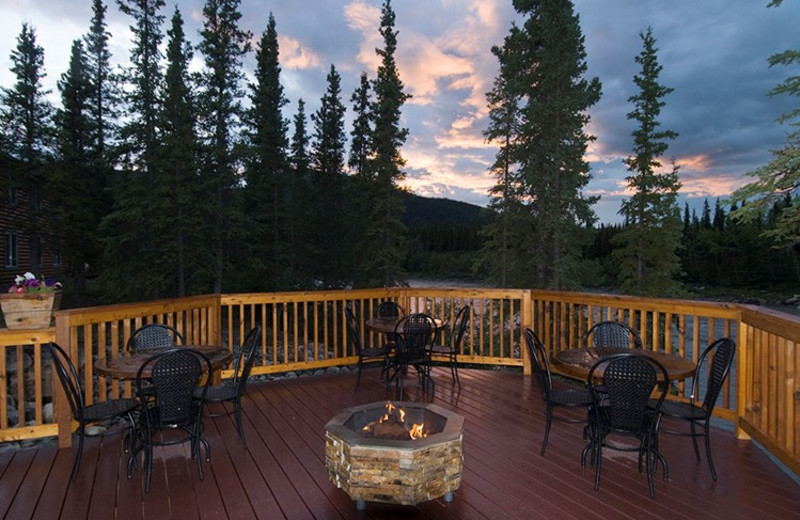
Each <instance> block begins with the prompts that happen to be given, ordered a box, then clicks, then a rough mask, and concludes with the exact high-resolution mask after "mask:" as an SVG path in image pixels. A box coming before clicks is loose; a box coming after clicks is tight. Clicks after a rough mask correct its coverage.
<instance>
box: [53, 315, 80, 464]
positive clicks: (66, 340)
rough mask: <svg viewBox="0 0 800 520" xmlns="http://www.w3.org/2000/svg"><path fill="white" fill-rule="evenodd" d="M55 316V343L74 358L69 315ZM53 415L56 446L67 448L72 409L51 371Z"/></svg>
mask: <svg viewBox="0 0 800 520" xmlns="http://www.w3.org/2000/svg"><path fill="white" fill-rule="evenodd" d="M55 318H56V343H57V344H58V345H59V346H60V347H61V348H63V349H64V350H65V351H66V352H68V353H69V357H70V359H72V360H73V363H74V362H75V361H74V360H75V359H76V358H75V356H74V353H73V350H77V349H73V346H72V344H71V341H70V336H69V315H60V313H58V312H56V313H55ZM51 379H52V380H53V397H54V401H53V416H54V418H55V420H56V424H57V425H58V447H59V448H69V447H71V446H72V409H71V408H70V405H69V401H68V400H67V394H66V391H65V390H64V385H62V384H60V382H59V380H58V376H57V375H56V374H55V373H53V377H52V378H51Z"/></svg>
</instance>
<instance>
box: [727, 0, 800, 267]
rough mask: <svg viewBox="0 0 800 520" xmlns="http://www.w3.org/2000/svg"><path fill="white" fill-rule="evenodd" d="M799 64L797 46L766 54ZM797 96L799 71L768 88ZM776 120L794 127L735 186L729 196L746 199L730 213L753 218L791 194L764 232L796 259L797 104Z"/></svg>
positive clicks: (799, 220) (799, 212)
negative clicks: (769, 158) (768, 156)
mask: <svg viewBox="0 0 800 520" xmlns="http://www.w3.org/2000/svg"><path fill="white" fill-rule="evenodd" d="M782 3H783V0H772V1H771V2H770V3H769V5H768V7H778V6H780V5H781V4H782ZM776 65H783V66H787V67H788V66H793V65H794V66H797V65H800V50H797V49H790V50H786V51H783V52H779V53H776V54H773V55H772V56H770V58H769V66H770V67H774V66H776ZM784 94H786V95H789V96H800V75H798V74H795V75H792V76H789V77H787V78H786V79H785V80H784V81H782V82H781V83H780V84H778V85H777V86H775V87H774V88H773V89H772V90H771V91H770V92H769V95H770V96H780V95H784ZM778 123H779V124H783V123H789V125H790V126H792V127H794V128H793V130H792V131H790V132H789V134H788V135H787V136H786V144H785V145H784V147H783V148H781V149H780V150H776V151H774V152H773V159H772V161H770V162H769V163H768V164H766V165H764V166H761V167H759V168H756V169H755V170H753V171H752V172H749V173H748V174H747V175H748V176H749V177H753V178H754V179H755V180H753V181H752V182H750V183H748V184H746V185H745V186H742V187H741V188H739V189H737V190H736V191H735V192H734V193H733V195H732V196H731V200H732V201H733V202H734V203H737V202H738V203H742V202H745V201H747V204H746V205H742V206H741V207H739V209H738V210H736V211H735V212H732V213H731V216H732V217H733V219H734V220H736V221H741V222H753V221H755V220H757V219H758V218H760V216H761V215H764V214H765V213H767V211H768V210H769V208H771V207H772V206H773V205H774V204H775V203H776V202H778V201H780V200H781V199H782V198H783V197H784V196H785V195H787V194H790V195H791V196H793V197H794V199H793V200H794V204H792V205H790V206H789V207H787V208H786V209H785V210H784V211H783V212H782V213H781V216H780V218H779V219H778V220H777V221H776V222H775V226H773V227H772V228H771V229H769V230H767V231H765V236H767V237H768V238H770V239H772V240H773V241H774V244H775V245H777V246H778V247H784V248H786V249H787V250H789V251H791V252H793V253H794V255H795V256H794V261H795V262H797V261H798V260H797V258H798V257H797V254H798V248H797V245H798V244H800V203H798V201H797V197H796V195H795V194H796V193H797V190H798V188H800V106H798V107H795V108H793V109H791V110H789V111H787V112H785V113H783V114H781V116H780V117H779V118H778Z"/></svg>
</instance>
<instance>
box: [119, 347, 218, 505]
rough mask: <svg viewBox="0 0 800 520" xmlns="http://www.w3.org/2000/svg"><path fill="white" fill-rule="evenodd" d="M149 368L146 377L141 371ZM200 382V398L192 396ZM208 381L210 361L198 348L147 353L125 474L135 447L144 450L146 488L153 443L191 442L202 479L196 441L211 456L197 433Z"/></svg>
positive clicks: (131, 464) (139, 379) (139, 377)
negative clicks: (166, 434) (134, 443)
mask: <svg viewBox="0 0 800 520" xmlns="http://www.w3.org/2000/svg"><path fill="white" fill-rule="evenodd" d="M148 371H149V377H147V376H145V375H144V374H145V373H146V372H148ZM203 379H204V382H202V386H201V388H202V390H201V392H200V399H196V398H195V389H196V388H197V386H198V384H201V381H203ZM210 381H211V362H210V361H209V360H208V357H206V356H205V355H204V354H203V353H202V352H198V351H196V350H192V349H190V348H176V349H170V350H167V351H164V352H160V353H158V354H155V355H154V356H152V357H150V358H149V359H148V360H147V361H145V362H144V363H143V364H142V366H141V367H140V368H139V372H138V374H137V376H136V389H137V391H138V390H141V389H142V388H147V392H143V393H140V394H139V397H140V399H141V400H142V405H141V406H142V411H141V413H140V414H139V421H138V427H137V435H136V439H137V441H138V443H139V444H138V445H137V446H136V449H134V450H132V452H131V456H130V458H129V460H128V478H130V477H131V473H132V470H133V467H134V466H135V465H136V457H137V456H138V452H139V451H144V466H145V491H149V490H150V476H151V474H152V471H153V447H154V446H162V445H171V444H179V443H184V442H186V441H189V442H190V443H191V453H192V458H193V459H195V461H196V463H197V472H198V474H199V476H200V479H201V480H202V479H203V463H202V461H201V460H200V445H201V444H202V445H203V446H205V449H206V460H210V459H211V452H210V447H209V445H208V442H207V441H206V440H205V439H204V438H203V437H202V436H201V428H202V422H201V413H202V408H203V399H205V395H206V390H207V389H208V385H209V382H210ZM178 430H180V431H181V433H182V434H183V435H182V436H180V437H177V438H174V437H173V436H172V435H170V436H169V438H166V439H165V438H164V437H158V438H157V435H159V434H163V433H164V432H167V431H178Z"/></svg>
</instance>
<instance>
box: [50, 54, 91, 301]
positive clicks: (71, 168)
mask: <svg viewBox="0 0 800 520" xmlns="http://www.w3.org/2000/svg"><path fill="white" fill-rule="evenodd" d="M58 90H59V91H60V93H61V105H62V108H61V109H60V110H58V111H57V112H56V117H55V121H56V128H57V147H56V150H57V154H58V159H59V160H58V162H57V164H56V165H55V167H54V168H53V170H52V176H51V178H50V182H49V186H50V189H49V190H48V191H49V193H50V200H51V202H52V203H53V208H54V213H55V214H56V215H57V218H56V219H54V223H55V224H56V226H57V227H56V229H55V231H56V232H57V234H58V236H60V237H61V243H60V246H61V251H62V255H63V257H64V260H65V261H66V265H67V266H68V268H69V270H70V272H71V273H72V276H73V281H74V287H73V291H74V298H75V300H74V301H75V303H76V304H77V305H87V304H88V303H89V302H88V300H87V299H86V266H87V264H88V265H98V259H99V252H100V246H99V241H98V236H97V227H98V225H99V223H100V219H101V218H102V216H103V215H104V214H105V207H104V206H103V201H104V200H105V199H104V197H102V195H101V191H102V186H97V185H96V184H95V182H96V180H97V179H96V177H95V175H94V172H95V171H96V170H95V166H96V165H95V163H94V147H93V139H94V131H93V128H94V127H93V120H92V83H91V70H90V66H89V63H88V59H87V56H86V54H85V53H84V48H83V44H82V42H81V41H80V40H76V41H74V42H73V43H72V52H71V54H70V61H69V69H68V70H67V72H65V73H64V74H63V75H62V76H61V79H60V80H59V81H58Z"/></svg>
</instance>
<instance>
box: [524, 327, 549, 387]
mask: <svg viewBox="0 0 800 520" xmlns="http://www.w3.org/2000/svg"><path fill="white" fill-rule="evenodd" d="M524 334H525V344H526V345H527V346H528V355H529V356H530V358H531V364H532V365H533V375H534V376H535V377H536V381H537V382H538V383H539V388H540V389H541V391H542V395H543V396H544V399H545V401H546V402H550V392H551V390H552V389H553V378H552V375H551V374H550V362H549V361H548V360H547V352H545V349H544V345H543V344H542V342H541V340H539V336H537V335H536V333H535V332H533V331H532V330H531V329H529V328H525V332H524Z"/></svg>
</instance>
